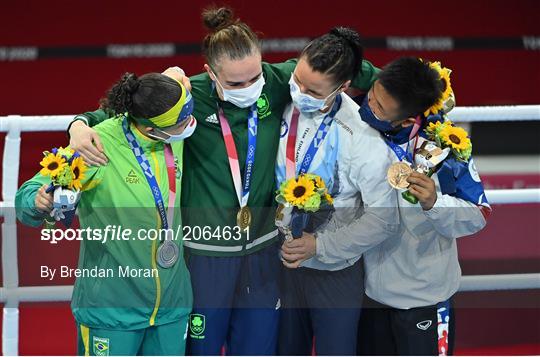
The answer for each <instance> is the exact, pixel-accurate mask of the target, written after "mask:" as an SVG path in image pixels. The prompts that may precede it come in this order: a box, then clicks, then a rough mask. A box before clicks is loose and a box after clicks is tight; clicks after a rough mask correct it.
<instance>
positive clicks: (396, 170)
mask: <svg viewBox="0 0 540 357" xmlns="http://www.w3.org/2000/svg"><path fill="white" fill-rule="evenodd" d="M412 172H413V169H412V168H411V167H410V166H409V165H408V164H407V163H405V162H396V163H394V164H392V165H391V166H390V167H389V168H388V172H387V174H386V179H387V180H388V183H389V184H390V186H392V187H393V188H395V189H396V190H402V189H406V188H407V187H409V182H407V178H409V176H410V175H411V173H412Z"/></svg>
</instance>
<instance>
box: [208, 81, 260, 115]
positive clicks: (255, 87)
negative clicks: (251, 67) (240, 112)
mask: <svg viewBox="0 0 540 357" xmlns="http://www.w3.org/2000/svg"><path fill="white" fill-rule="evenodd" d="M212 73H213V74H214V77H215V78H216V82H217V84H218V85H219V86H220V87H221V90H222V92H223V100H224V101H226V102H229V103H232V104H234V105H236V106H237V107H239V108H247V107H249V106H251V105H252V104H253V103H255V102H256V101H257V99H259V97H260V96H261V93H262V89H263V87H264V84H265V83H266V82H265V81H264V76H263V75H262V73H261V76H260V77H259V79H257V81H255V83H253V84H252V85H250V86H249V87H245V88H239V89H225V88H223V86H222V85H221V83H219V81H218V79H217V76H216V74H215V73H214V72H212Z"/></svg>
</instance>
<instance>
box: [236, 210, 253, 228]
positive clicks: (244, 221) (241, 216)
mask: <svg viewBox="0 0 540 357" xmlns="http://www.w3.org/2000/svg"><path fill="white" fill-rule="evenodd" d="M236 224H237V225H238V227H240V229H241V230H242V231H245V230H247V229H248V228H249V226H250V225H251V210H250V209H249V207H248V206H244V207H242V208H240V210H239V211H238V214H237V215H236Z"/></svg>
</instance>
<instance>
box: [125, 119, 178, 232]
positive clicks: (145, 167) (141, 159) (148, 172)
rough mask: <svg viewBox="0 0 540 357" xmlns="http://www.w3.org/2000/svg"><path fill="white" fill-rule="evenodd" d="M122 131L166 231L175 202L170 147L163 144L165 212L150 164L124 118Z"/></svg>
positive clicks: (173, 171)
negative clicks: (166, 201)
mask: <svg viewBox="0 0 540 357" xmlns="http://www.w3.org/2000/svg"><path fill="white" fill-rule="evenodd" d="M122 129H124V135H125V136H126V139H127V141H128V144H129V147H130V148H131V151H133V154H134V155H135V158H136V159H137V162H138V163H139V166H140V167H141V169H142V171H143V173H144V176H145V177H146V181H147V182H148V185H149V186H150V190H151V191H152V196H154V202H155V204H156V208H157V209H158V213H159V217H160V219H161V228H165V229H167V228H169V224H168V222H172V221H173V214H174V205H175V200H176V175H175V168H174V156H173V153H172V149H171V146H170V145H168V144H165V161H166V163H167V175H168V178H169V207H168V210H167V211H166V210H165V205H164V204H163V197H162V195H161V190H160V189H159V185H158V183H157V180H156V177H155V176H154V173H153V172H152V169H151V167H150V163H149V162H148V159H147V158H146V155H144V151H143V149H142V148H141V146H140V145H139V143H138V142H137V139H136V138H135V135H133V132H132V131H131V129H130V128H129V126H128V122H127V119H126V118H124V120H123V121H122ZM166 239H167V240H169V239H172V237H169V235H167V237H166Z"/></svg>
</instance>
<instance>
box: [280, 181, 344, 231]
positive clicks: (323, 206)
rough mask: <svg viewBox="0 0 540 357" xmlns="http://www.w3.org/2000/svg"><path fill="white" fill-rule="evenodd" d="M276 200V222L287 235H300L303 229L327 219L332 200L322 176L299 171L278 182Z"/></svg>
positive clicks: (315, 226)
mask: <svg viewBox="0 0 540 357" xmlns="http://www.w3.org/2000/svg"><path fill="white" fill-rule="evenodd" d="M276 201H277V202H278V203H279V205H280V207H279V208H278V214H277V217H276V225H277V226H278V228H280V230H281V231H282V233H284V234H285V236H286V237H287V238H299V237H301V236H302V232H303V231H304V230H310V231H313V230H315V229H316V228H317V227H318V226H319V225H320V224H322V223H323V222H325V221H327V218H328V216H329V214H330V212H331V211H332V209H333V204H334V200H333V198H332V196H331V195H330V194H329V193H328V188H327V187H326V184H325V183H324V180H323V179H322V178H321V177H320V176H318V175H314V174H301V175H300V176H298V178H291V179H289V180H286V181H284V182H283V183H281V185H280V187H279V189H278V190H277V192H276Z"/></svg>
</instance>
